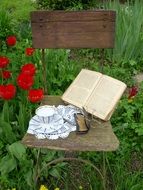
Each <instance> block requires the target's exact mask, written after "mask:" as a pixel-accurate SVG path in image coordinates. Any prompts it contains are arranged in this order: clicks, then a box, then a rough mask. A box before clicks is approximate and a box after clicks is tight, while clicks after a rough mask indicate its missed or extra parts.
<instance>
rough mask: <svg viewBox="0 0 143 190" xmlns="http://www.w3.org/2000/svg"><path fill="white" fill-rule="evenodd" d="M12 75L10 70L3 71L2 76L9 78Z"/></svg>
mask: <svg viewBox="0 0 143 190" xmlns="http://www.w3.org/2000/svg"><path fill="white" fill-rule="evenodd" d="M10 77H11V72H10V71H2V78H4V79H9V78H10Z"/></svg>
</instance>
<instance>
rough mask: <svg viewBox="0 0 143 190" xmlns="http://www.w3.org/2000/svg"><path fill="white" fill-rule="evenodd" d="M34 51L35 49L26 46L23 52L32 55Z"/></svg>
mask: <svg viewBox="0 0 143 190" xmlns="http://www.w3.org/2000/svg"><path fill="white" fill-rule="evenodd" d="M34 51H35V49H34V48H26V50H25V54H26V55H27V56H31V55H33V53H34Z"/></svg>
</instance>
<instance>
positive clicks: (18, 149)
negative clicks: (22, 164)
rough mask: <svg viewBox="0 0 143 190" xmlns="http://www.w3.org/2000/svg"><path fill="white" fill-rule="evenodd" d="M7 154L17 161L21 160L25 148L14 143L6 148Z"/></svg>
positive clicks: (24, 153) (18, 143)
mask: <svg viewBox="0 0 143 190" xmlns="http://www.w3.org/2000/svg"><path fill="white" fill-rule="evenodd" d="M8 150H9V152H10V153H11V154H12V155H13V156H15V157H16V158H17V159H18V160H21V159H22V158H23V157H25V155H26V148H25V146H24V145H23V144H21V143H20V142H15V143H13V144H11V145H10V146H8Z"/></svg>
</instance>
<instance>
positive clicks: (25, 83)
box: [17, 73, 34, 90]
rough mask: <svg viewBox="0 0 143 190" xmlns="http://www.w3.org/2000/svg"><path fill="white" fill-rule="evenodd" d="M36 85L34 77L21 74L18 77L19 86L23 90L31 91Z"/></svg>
mask: <svg viewBox="0 0 143 190" xmlns="http://www.w3.org/2000/svg"><path fill="white" fill-rule="evenodd" d="M33 83H34V79H33V76H30V75H26V74H24V73H20V74H19V76H18V77H17V84H18V86H19V87H20V88H22V89H23V90H29V89H30V88H31V86H32V85H33Z"/></svg>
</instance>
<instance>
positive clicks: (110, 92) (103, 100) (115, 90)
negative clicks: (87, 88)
mask: <svg viewBox="0 0 143 190" xmlns="http://www.w3.org/2000/svg"><path fill="white" fill-rule="evenodd" d="M125 89H126V84H124V83H123V82H121V81H119V80H116V79H114V78H112V77H109V76H106V75H102V78H101V80H100V81H99V83H98V84H97V86H96V87H95V89H94V90H93V92H92V94H91V95H90V97H89V99H88V101H87V102H86V105H85V109H86V111H88V112H89V113H91V114H93V115H95V116H96V117H99V118H100V119H103V120H108V119H110V117H111V114H112V113H113V109H115V106H116V104H117V102H118V101H119V99H120V98H121V96H122V94H123V92H124V90H125Z"/></svg>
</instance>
